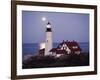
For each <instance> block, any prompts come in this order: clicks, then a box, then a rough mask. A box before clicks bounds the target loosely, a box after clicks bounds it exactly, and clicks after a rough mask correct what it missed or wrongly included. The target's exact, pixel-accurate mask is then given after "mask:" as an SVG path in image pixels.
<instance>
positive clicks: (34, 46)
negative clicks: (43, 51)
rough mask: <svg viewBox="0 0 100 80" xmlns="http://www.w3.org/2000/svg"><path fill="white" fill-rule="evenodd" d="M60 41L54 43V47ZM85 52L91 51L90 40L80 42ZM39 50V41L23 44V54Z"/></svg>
mask: <svg viewBox="0 0 100 80" xmlns="http://www.w3.org/2000/svg"><path fill="white" fill-rule="evenodd" d="M58 44H59V43H53V47H54V48H56V47H57V46H58ZM79 45H80V47H81V49H82V51H83V52H89V42H80V43H79ZM38 50H39V44H38V43H23V44H22V53H23V56H24V55H27V54H36V53H37V52H38Z"/></svg>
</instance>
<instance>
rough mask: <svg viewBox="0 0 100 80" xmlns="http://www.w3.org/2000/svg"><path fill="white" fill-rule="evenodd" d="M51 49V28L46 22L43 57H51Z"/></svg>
mask: <svg viewBox="0 0 100 80" xmlns="http://www.w3.org/2000/svg"><path fill="white" fill-rule="evenodd" d="M51 49H52V27H51V23H50V22H49V21H48V23H47V24H46V41H45V56H48V55H51V52H50V50H51Z"/></svg>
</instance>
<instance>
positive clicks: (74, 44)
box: [58, 41, 81, 51]
mask: <svg viewBox="0 0 100 80" xmlns="http://www.w3.org/2000/svg"><path fill="white" fill-rule="evenodd" d="M63 44H66V45H67V46H68V48H69V49H70V50H71V51H81V48H80V46H79V44H78V43H77V42H76V41H63V42H62V43H60V44H59V45H58V48H59V46H62V45H63ZM73 47H77V48H73Z"/></svg>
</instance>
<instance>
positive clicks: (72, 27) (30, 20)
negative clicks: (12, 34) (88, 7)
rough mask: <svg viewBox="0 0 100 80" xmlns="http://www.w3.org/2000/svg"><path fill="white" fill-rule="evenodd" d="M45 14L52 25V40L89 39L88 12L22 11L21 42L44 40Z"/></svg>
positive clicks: (85, 40) (86, 40)
mask: <svg viewBox="0 0 100 80" xmlns="http://www.w3.org/2000/svg"><path fill="white" fill-rule="evenodd" d="M43 16H45V17H46V18H47V19H48V20H49V21H50V23H51V25H52V31H53V42H62V40H76V41H78V42H88V41H89V14H82V13H80V14H79V13H61V12H59V13H58V12H39V11H38V12H36V11H22V30H23V31H22V36H23V38H22V39H23V43H40V42H43V41H45V28H46V23H45V22H43V21H42V19H41V18H42V17H43Z"/></svg>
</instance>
